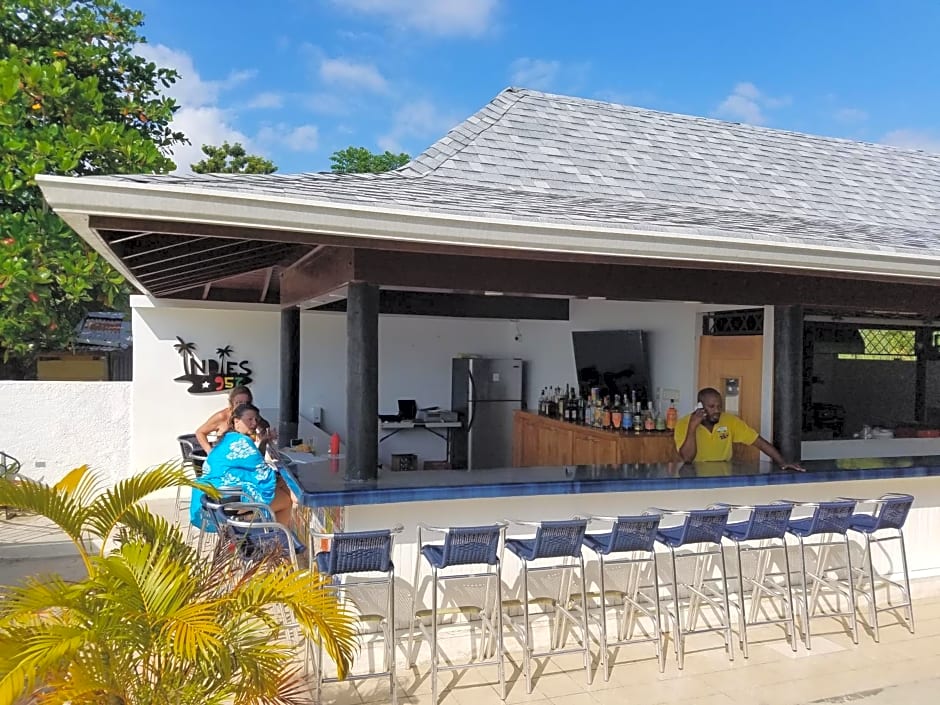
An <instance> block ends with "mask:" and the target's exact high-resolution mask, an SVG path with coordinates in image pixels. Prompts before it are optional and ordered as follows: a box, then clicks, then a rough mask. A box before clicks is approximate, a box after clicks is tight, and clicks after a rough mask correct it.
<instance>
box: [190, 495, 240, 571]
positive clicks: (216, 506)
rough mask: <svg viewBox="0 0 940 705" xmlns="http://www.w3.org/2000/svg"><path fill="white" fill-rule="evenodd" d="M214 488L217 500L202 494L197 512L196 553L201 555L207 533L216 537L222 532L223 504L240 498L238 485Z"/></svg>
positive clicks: (223, 524)
mask: <svg viewBox="0 0 940 705" xmlns="http://www.w3.org/2000/svg"><path fill="white" fill-rule="evenodd" d="M216 489H217V490H218V492H219V498H218V499H217V500H214V499H211V498H209V496H208V495H203V496H202V497H201V499H200V503H201V511H200V513H199V526H198V527H197V528H198V529H199V538H198V540H197V542H196V554H197V555H199V556H201V555H202V548H203V545H204V542H205V538H206V535H207V534H214V535H215V536H216V537H219V536H222V535H223V534H224V527H225V521H226V516H225V512H224V507H225V505H228V504H232V503H234V502H241V500H242V488H241V487H240V486H238V485H232V486H227V487H218V488H216ZM193 526H194V524H193V523H192V522H190V525H189V528H190V529H192V528H193ZM188 541H189V536H188V532H187V542H188ZM217 548H218V546H217Z"/></svg>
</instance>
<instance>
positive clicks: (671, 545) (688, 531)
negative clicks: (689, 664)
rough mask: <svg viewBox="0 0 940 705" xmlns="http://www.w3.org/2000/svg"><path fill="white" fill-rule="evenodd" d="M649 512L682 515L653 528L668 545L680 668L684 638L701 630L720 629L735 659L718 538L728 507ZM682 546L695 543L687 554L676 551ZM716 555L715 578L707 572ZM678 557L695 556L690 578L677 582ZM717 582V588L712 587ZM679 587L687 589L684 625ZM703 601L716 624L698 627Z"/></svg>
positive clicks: (670, 611)
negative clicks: (718, 569)
mask: <svg viewBox="0 0 940 705" xmlns="http://www.w3.org/2000/svg"><path fill="white" fill-rule="evenodd" d="M648 511H650V512H657V513H659V514H661V515H662V516H663V517H667V516H668V517H681V518H682V523H681V524H678V525H676V526H670V527H666V528H663V527H662V526H661V527H660V528H659V530H658V531H657V532H656V541H658V542H659V543H661V544H662V545H663V546H665V547H666V548H668V549H669V557H670V559H671V566H672V607H671V608H667V610H666V613H667V615H668V618H669V621H670V624H671V628H672V636H673V647H674V649H675V652H676V662H677V663H678V666H679V668H680V669H681V668H682V667H683V666H684V665H685V638H686V636H688V635H689V634H702V633H705V632H722V634H723V636H724V640H725V649H726V650H727V652H728V660H729V661H734V645H733V644H732V643H731V642H732V631H731V607H730V604H729V600H728V584H727V576H728V569H727V566H726V565H725V554H724V550H723V549H722V545H721V539H722V537H723V536H724V530H725V526H726V525H727V523H728V515H729V510H728V509H727V508H717V509H693V510H689V511H682V510H675V509H661V508H658V507H654V508H652V509H650V510H648ZM683 546H691V547H694V550H693V551H692V552H691V553H688V554H679V555H678V556H677V555H676V549H677V548H681V547H683ZM714 556H718V558H719V562H720V563H721V575H720V576H719V577H717V578H715V577H714V576H709V575H707V572H708V569H709V568H710V567H711V564H712V561H711V558H713V557H714ZM678 558H695V568H694V570H693V572H692V581H691V582H687V583H680V582H679V574H678V570H677V567H676V561H677V559H678ZM714 584H717V585H719V586H720V588H721V589H720V590H718V589H716V588H715V587H714ZM680 589H685V590H687V591H688V593H689V597H688V598H687V601H688V604H687V606H686V610H685V611H686V625H685V627H683V625H682V600H681V599H680V597H679V591H680ZM703 603H704V604H705V605H708V606H709V607H711V608H712V610H713V611H714V613H715V615H716V617H717V619H718V624H717V625H716V626H712V625H711V624H709V623H707V622H706V626H705V627H702V628H697V625H698V619H699V615H700V613H701V608H702V605H703Z"/></svg>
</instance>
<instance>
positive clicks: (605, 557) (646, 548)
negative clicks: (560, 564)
mask: <svg viewBox="0 0 940 705" xmlns="http://www.w3.org/2000/svg"><path fill="white" fill-rule="evenodd" d="M590 521H591V522H605V523H608V524H610V525H611V527H610V531H607V532H603V533H596V534H585V536H584V539H583V543H584V546H585V547H586V548H587V549H588V550H590V551H593V552H594V554H595V555H596V556H597V560H598V568H599V570H598V573H599V578H598V588H599V590H600V592H599V594H598V596H597V600H598V605H599V607H600V614H599V615H598V624H599V627H600V639H599V640H598V641H599V643H600V652H601V653H600V656H601V666H602V667H603V669H604V680H605V681H608V680H610V648H611V647H612V646H625V645H627V644H633V643H638V642H645V641H652V642H653V643H654V644H655V645H656V658H657V661H658V662H659V671H660V673H662V672H663V670H665V663H666V659H665V650H664V649H663V643H662V632H661V630H660V625H661V621H662V620H661V616H660V607H659V571H658V570H657V569H656V532H657V530H658V529H659V522H660V517H659V515H658V514H643V515H641V516H616V517H605V516H592V517H590ZM610 565H627V566H628V567H629V570H628V574H627V579H626V581H625V585H624V587H623V590H622V591H614V594H609V592H608V589H607V582H606V581H607V576H606V570H605V567H606V566H610ZM647 571H648V572H649V574H650V581H651V582H652V585H650V586H649V587H646V588H644V586H643V585H642V580H643V574H644V573H646V572H647ZM650 587H651V588H652V594H650V592H649V588H650ZM592 597H593V596H592ZM611 597H613V598H615V599H617V598H619V600H620V604H619V605H618V604H617V603H616V602H615V603H614V605H613V607H614V609H617V608H620V607H622V608H623V609H622V614H621V615H620V616H621V620H620V623H619V624H618V629H617V634H616V639H614V640H611V639H610V637H609V630H608V627H607V611H608V603H609V601H610V599H609V598H611ZM572 602H574V600H572ZM638 614H639V615H642V616H644V617H646V618H647V619H648V620H649V622H650V628H649V633H648V634H647V635H646V636H644V637H641V638H636V639H635V638H633V632H634V629H635V625H636V618H637V615H638Z"/></svg>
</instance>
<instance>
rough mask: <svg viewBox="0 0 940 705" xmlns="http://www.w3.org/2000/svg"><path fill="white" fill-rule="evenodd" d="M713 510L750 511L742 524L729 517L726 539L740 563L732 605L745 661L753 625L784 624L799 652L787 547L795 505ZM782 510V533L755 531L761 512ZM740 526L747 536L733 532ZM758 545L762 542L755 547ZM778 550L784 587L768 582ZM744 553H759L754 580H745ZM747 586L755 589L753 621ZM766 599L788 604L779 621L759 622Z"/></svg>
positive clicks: (735, 505) (747, 578)
mask: <svg viewBox="0 0 940 705" xmlns="http://www.w3.org/2000/svg"><path fill="white" fill-rule="evenodd" d="M711 507H715V508H718V507H726V508H728V509H729V510H730V511H731V512H732V514H733V513H734V512H748V516H747V518H746V519H743V520H741V521H736V522H732V521H731V520H730V517H729V521H728V524H727V525H726V526H725V531H724V535H725V538H726V539H728V540H729V541H731V543H732V544H734V549H735V558H736V561H737V571H738V599H737V602H734V601H731V603H732V604H733V605H734V607H735V609H736V610H737V611H738V637H739V638H738V644H739V645H740V646H741V653H742V654H743V655H744V658H748V656H749V650H748V638H747V628H748V627H749V626H752V627H756V626H762V625H768V624H783V625H784V627H785V628H786V629H787V636H788V638H789V640H790V648H792V649H793V651H796V650H797V642H798V632H797V627H796V615H795V610H794V607H793V583H792V580H791V571H790V552H789V549H788V548H787V526H788V522H789V518H790V515H791V514H792V513H793V507H792V505H790V504H788V503H780V502H772V503H770V504H726V503H723V502H719V503H715V504H713V505H711ZM711 507H710V508H711ZM781 511H785V512H786V515H785V517H783V518H782V520H780V519H778V521H782V523H781V525H780V529H779V532H778V531H777V530H771V531H767V530H764V531H760V530H755V531H753V532H752V528H753V526H754V522H755V520H756V519H758V518H760V515H761V513H765V512H766V513H775V512H781ZM740 524H747V527H746V533H745V534H744V536H738V535H736V534H735V533H734V531H733V528H732V527H733V526H734V525H740ZM773 541H779V542H780V543H779V544H778V545H773V544H771V543H770V542H773ZM755 542H759V543H757V544H756V545H755ZM775 549H780V550H781V551H782V552H783V564H784V574H783V579H784V586H783V587H781V586H780V585H778V584H777V583H775V582H769V581H768V580H767V578H768V573H767V570H768V563H769V559H770V555H771V551H773V550H775ZM742 553H756V554H758V559H757V570H756V572H755V574H754V577H745V575H744V569H743V561H742ZM745 585H746V586H747V587H749V588H750V589H751V606H750V607H751V609H750V614H751V616H750V618H748V616H747V614H748V610H746V609H745V604H744V595H745V592H744V588H745ZM763 597H770V598H777V599H780V600H782V601H783V605H784V610H783V612H784V614H783V617H781V618H779V619H764V620H758V619H757V614H758V613H759V611H760V601H761V599H762V598H763Z"/></svg>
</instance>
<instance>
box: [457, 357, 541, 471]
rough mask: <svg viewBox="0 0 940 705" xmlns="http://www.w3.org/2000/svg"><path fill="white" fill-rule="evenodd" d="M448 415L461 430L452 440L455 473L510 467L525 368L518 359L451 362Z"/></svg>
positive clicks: (476, 359)
mask: <svg viewBox="0 0 940 705" xmlns="http://www.w3.org/2000/svg"><path fill="white" fill-rule="evenodd" d="M452 364H453V367H452V376H451V387H450V390H451V392H450V394H451V409H453V410H454V411H456V412H458V413H459V414H460V418H461V420H462V421H463V428H460V429H456V431H455V433H454V434H453V445H452V447H451V460H452V462H453V463H454V467H455V468H467V469H468V470H482V469H485V468H508V467H511V466H512V414H513V411H515V410H516V409H521V408H522V405H523V399H524V396H523V384H524V381H523V376H524V371H525V363H524V362H523V361H522V360H520V359H518V358H507V359H494V358H480V357H477V358H455V359H454V360H453V361H452Z"/></svg>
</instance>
